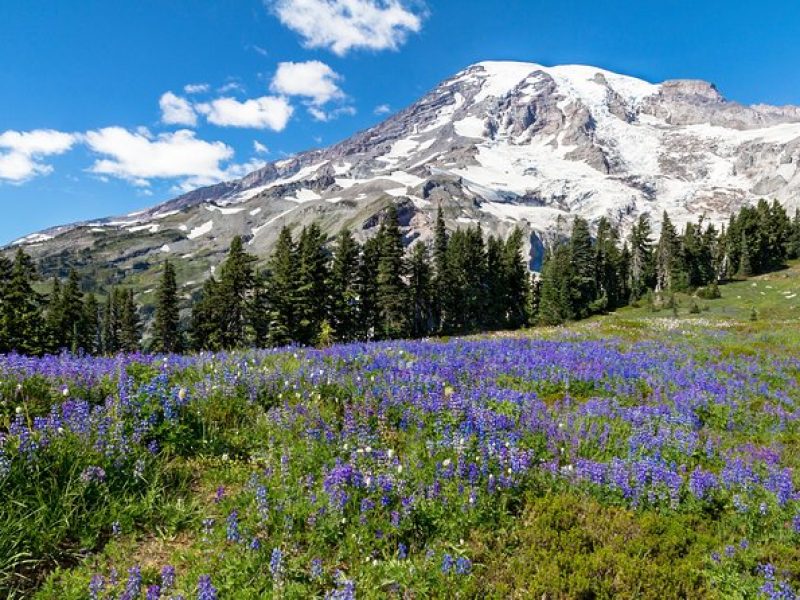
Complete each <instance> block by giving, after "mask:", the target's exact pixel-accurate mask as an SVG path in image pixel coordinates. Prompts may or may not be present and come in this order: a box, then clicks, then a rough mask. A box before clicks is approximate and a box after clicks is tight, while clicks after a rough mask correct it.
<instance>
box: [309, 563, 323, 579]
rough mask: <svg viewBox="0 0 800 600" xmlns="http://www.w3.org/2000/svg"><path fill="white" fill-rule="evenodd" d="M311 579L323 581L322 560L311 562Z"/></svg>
mask: <svg viewBox="0 0 800 600" xmlns="http://www.w3.org/2000/svg"><path fill="white" fill-rule="evenodd" d="M311 579H313V580H317V579H322V559H321V558H315V559H313V560H312V561H311Z"/></svg>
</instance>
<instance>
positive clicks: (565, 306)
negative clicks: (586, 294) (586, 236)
mask: <svg viewBox="0 0 800 600" xmlns="http://www.w3.org/2000/svg"><path fill="white" fill-rule="evenodd" d="M572 283H573V275H572V261H571V252H570V248H569V246H568V245H567V244H558V245H556V246H555V247H554V248H552V249H551V250H550V251H549V252H548V253H547V255H546V256H545V260H544V265H543V266H542V278H541V291H540V297H539V311H538V312H539V318H538V322H539V323H541V324H542V325H560V324H562V323H564V322H566V321H570V320H572V319H574V318H575V312H574V310H573V294H572Z"/></svg>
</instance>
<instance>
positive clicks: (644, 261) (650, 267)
mask: <svg viewBox="0 0 800 600" xmlns="http://www.w3.org/2000/svg"><path fill="white" fill-rule="evenodd" d="M652 233H653V230H652V227H651V226H650V218H649V217H648V216H647V215H646V214H642V215H640V216H639V220H638V221H637V222H636V224H635V225H634V226H633V227H632V228H631V235H630V255H631V259H630V271H629V277H628V287H629V288H630V293H631V297H633V299H639V298H641V297H642V296H644V294H645V292H646V291H647V290H648V289H650V288H651V287H653V286H654V285H655V266H654V260H653V240H652V238H651V235H652Z"/></svg>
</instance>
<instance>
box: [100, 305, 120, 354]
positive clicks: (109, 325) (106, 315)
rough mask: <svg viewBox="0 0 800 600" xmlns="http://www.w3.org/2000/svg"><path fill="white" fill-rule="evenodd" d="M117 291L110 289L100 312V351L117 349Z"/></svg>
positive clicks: (111, 351) (110, 351)
mask: <svg viewBox="0 0 800 600" xmlns="http://www.w3.org/2000/svg"><path fill="white" fill-rule="evenodd" d="M118 299H119V292H118V291H117V290H116V289H112V290H110V291H109V293H108V294H107V295H106V302H105V307H104V309H103V313H102V322H101V329H102V352H103V354H114V353H115V352H118V351H119V348H120V343H119V302H118Z"/></svg>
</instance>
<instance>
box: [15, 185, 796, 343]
mask: <svg viewBox="0 0 800 600" xmlns="http://www.w3.org/2000/svg"><path fill="white" fill-rule="evenodd" d="M523 249H524V236H523V233H522V231H521V230H520V229H518V228H517V229H514V230H513V231H512V233H511V234H510V235H509V236H508V237H507V238H505V239H501V238H499V237H496V236H488V237H486V236H484V234H483V231H482V229H481V227H480V225H479V224H478V225H476V226H472V227H468V228H459V229H456V230H455V231H452V232H449V231H447V229H446V228H445V222H444V218H443V215H442V212H441V209H440V210H439V211H438V213H437V218H436V224H435V228H434V235H433V240H432V242H431V243H430V244H425V243H421V242H417V243H414V244H412V245H411V247H410V248H409V249H408V250H406V249H405V248H404V243H403V236H402V233H401V229H400V223H399V218H398V214H397V210H396V208H395V207H394V206H393V205H392V206H390V207H389V208H388V209H387V211H386V213H385V215H384V216H383V219H382V221H381V224H380V227H379V230H378V233H377V235H375V236H373V237H371V238H369V239H368V240H367V241H366V242H364V243H363V244H360V243H358V242H357V241H356V239H355V238H354V236H353V234H352V232H350V231H349V230H347V229H344V230H342V231H341V232H340V233H339V235H338V236H337V237H336V239H335V240H334V241H333V243H332V244H329V243H328V240H327V239H326V238H325V236H324V235H323V233H322V231H321V229H320V228H319V226H318V225H316V224H312V225H310V226H307V227H304V228H303V229H302V230H301V231H300V232H299V235H297V236H294V235H293V234H292V230H291V229H290V228H289V227H284V228H283V229H282V230H281V232H280V235H279V237H278V240H277V243H276V246H275V249H274V251H273V253H272V256H271V257H270V258H269V260H268V261H267V264H266V267H265V268H263V269H258V268H257V267H256V262H257V259H256V257H255V256H253V255H251V254H249V253H247V252H246V251H245V247H244V243H243V241H242V239H241V238H240V237H236V238H234V240H233V241H232V243H231V246H230V248H229V251H228V254H227V256H226V258H225V260H224V261H223V263H222V264H221V265H220V267H219V269H218V270H217V272H216V273H215V274H214V275H213V276H212V277H210V278H208V279H207V280H206V281H205V283H204V284H203V286H202V289H201V290H200V292H199V293H198V294H196V296H195V297H194V298H193V299H192V301H191V302H190V303H188V306H186V305H185V303H183V302H181V298H180V295H179V289H178V284H177V277H176V273H175V268H174V266H173V265H172V264H171V263H170V262H169V261H166V262H165V263H164V266H163V270H162V274H161V278H160V282H159V286H158V290H157V297H156V307H155V314H154V318H153V319H152V324H151V329H150V332H149V336H148V342H147V350H149V351H154V352H182V351H185V350H227V349H232V348H240V347H249V346H257V347H263V346H282V345H287V344H300V345H315V344H316V345H325V344H329V343H334V342H349V341H368V340H386V339H396V338H420V337H426V336H433V335H450V334H465V333H472V332H478V331H488V330H501V329H517V328H520V327H524V326H529V325H536V324H544V325H554V324H560V323H564V322H566V321H571V320H577V319H582V318H585V317H588V316H590V315H592V314H597V313H602V312H606V311H612V310H614V309H616V308H619V307H622V306H625V305H627V304H630V303H631V302H637V301H639V300H641V299H643V298H645V297H652V296H653V295H659V294H662V295H663V294H664V293H672V292H675V291H693V290H699V293H701V294H704V295H706V296H707V297H713V296H717V295H718V294H719V291H718V289H717V283H718V282H721V281H724V280H728V279H731V278H733V277H736V276H743V277H745V276H750V275H755V274H759V273H763V272H767V271H771V270H774V269H776V268H780V267H781V266H782V265H783V264H784V263H785V261H786V260H787V259H793V258H800V213H799V212H796V213H795V216H794V218H793V219H790V218H789V217H788V215H787V213H786V211H785V209H784V208H783V207H782V206H781V205H780V204H779V203H778V202H777V201H776V202H773V203H772V204H769V203H768V202H766V201H765V200H761V201H759V202H758V204H757V205H756V206H752V207H751V206H746V207H743V208H742V209H741V210H740V211H739V212H738V213H735V214H733V215H732V216H731V218H730V220H729V222H728V223H727V225H726V226H724V227H722V228H720V229H719V230H717V228H716V227H715V226H714V225H713V224H710V223H705V222H704V219H702V218H701V219H700V220H699V221H698V222H697V223H687V224H686V225H685V227H684V228H683V231H682V232H680V233H679V232H678V231H677V230H676V228H675V226H674V225H673V224H672V221H671V220H670V218H669V215H667V214H666V213H664V215H663V218H662V226H661V234H660V237H659V239H658V240H655V239H654V236H653V232H652V226H651V223H650V220H649V218H648V216H647V215H642V216H640V217H639V219H638V221H637V222H636V223H635V224H634V225H633V227H632V228H631V232H630V235H629V236H628V237H627V239H625V240H624V241H622V240H621V236H620V234H619V231H618V229H617V228H616V227H614V226H613V225H612V224H611V223H610V222H609V221H608V220H607V219H605V218H604V219H601V220H600V221H599V223H598V225H597V230H596V233H595V235H594V236H593V235H592V234H591V231H590V228H589V224H588V223H587V222H586V221H585V220H584V219H582V218H580V217H576V218H575V219H574V221H573V223H572V230H571V234H570V236H569V238H568V239H565V240H562V241H560V242H557V243H555V244H553V245H551V247H550V248H549V249H548V250H547V252H546V255H545V257H544V262H543V267H542V272H541V275H540V276H538V277H532V276H531V275H530V273H529V270H528V268H527V265H526V262H525V258H524V256H523ZM37 281H38V278H37V273H36V268H35V265H34V263H33V261H32V259H31V258H30V257H29V256H28V255H27V254H25V252H24V251H23V250H22V249H21V248H19V249H18V250H17V253H16V256H15V257H14V259H13V260H8V259H6V258H3V257H0V352H10V351H17V352H20V353H24V354H44V353H52V352H58V351H60V350H63V349H67V350H71V351H76V352H77V351H83V352H87V353H90V354H112V353H115V352H119V351H126V352H133V351H136V350H139V349H141V348H142V334H143V325H142V320H141V316H140V312H141V311H140V308H139V307H138V306H137V305H136V303H135V300H134V295H133V291H132V290H131V289H130V288H124V287H119V288H114V289H110V290H108V291H107V293H106V294H105V297H104V298H103V299H102V300H98V298H97V297H96V296H95V295H94V294H84V293H83V292H82V291H81V287H80V279H79V276H78V275H77V273H76V272H75V271H72V272H70V274H69V277H68V278H67V280H66V281H65V282H62V281H60V280H59V279H58V278H54V280H53V282H52V284H51V286H50V291H49V293H47V294H44V293H40V292H38V291H36V289H35V288H36V287H37V286H36V282H37ZM39 287H40V286H39ZM182 309H187V310H188V312H189V313H190V317H189V318H188V319H186V320H187V321H188V327H184V326H183V323H182V319H181V310H182Z"/></svg>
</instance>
